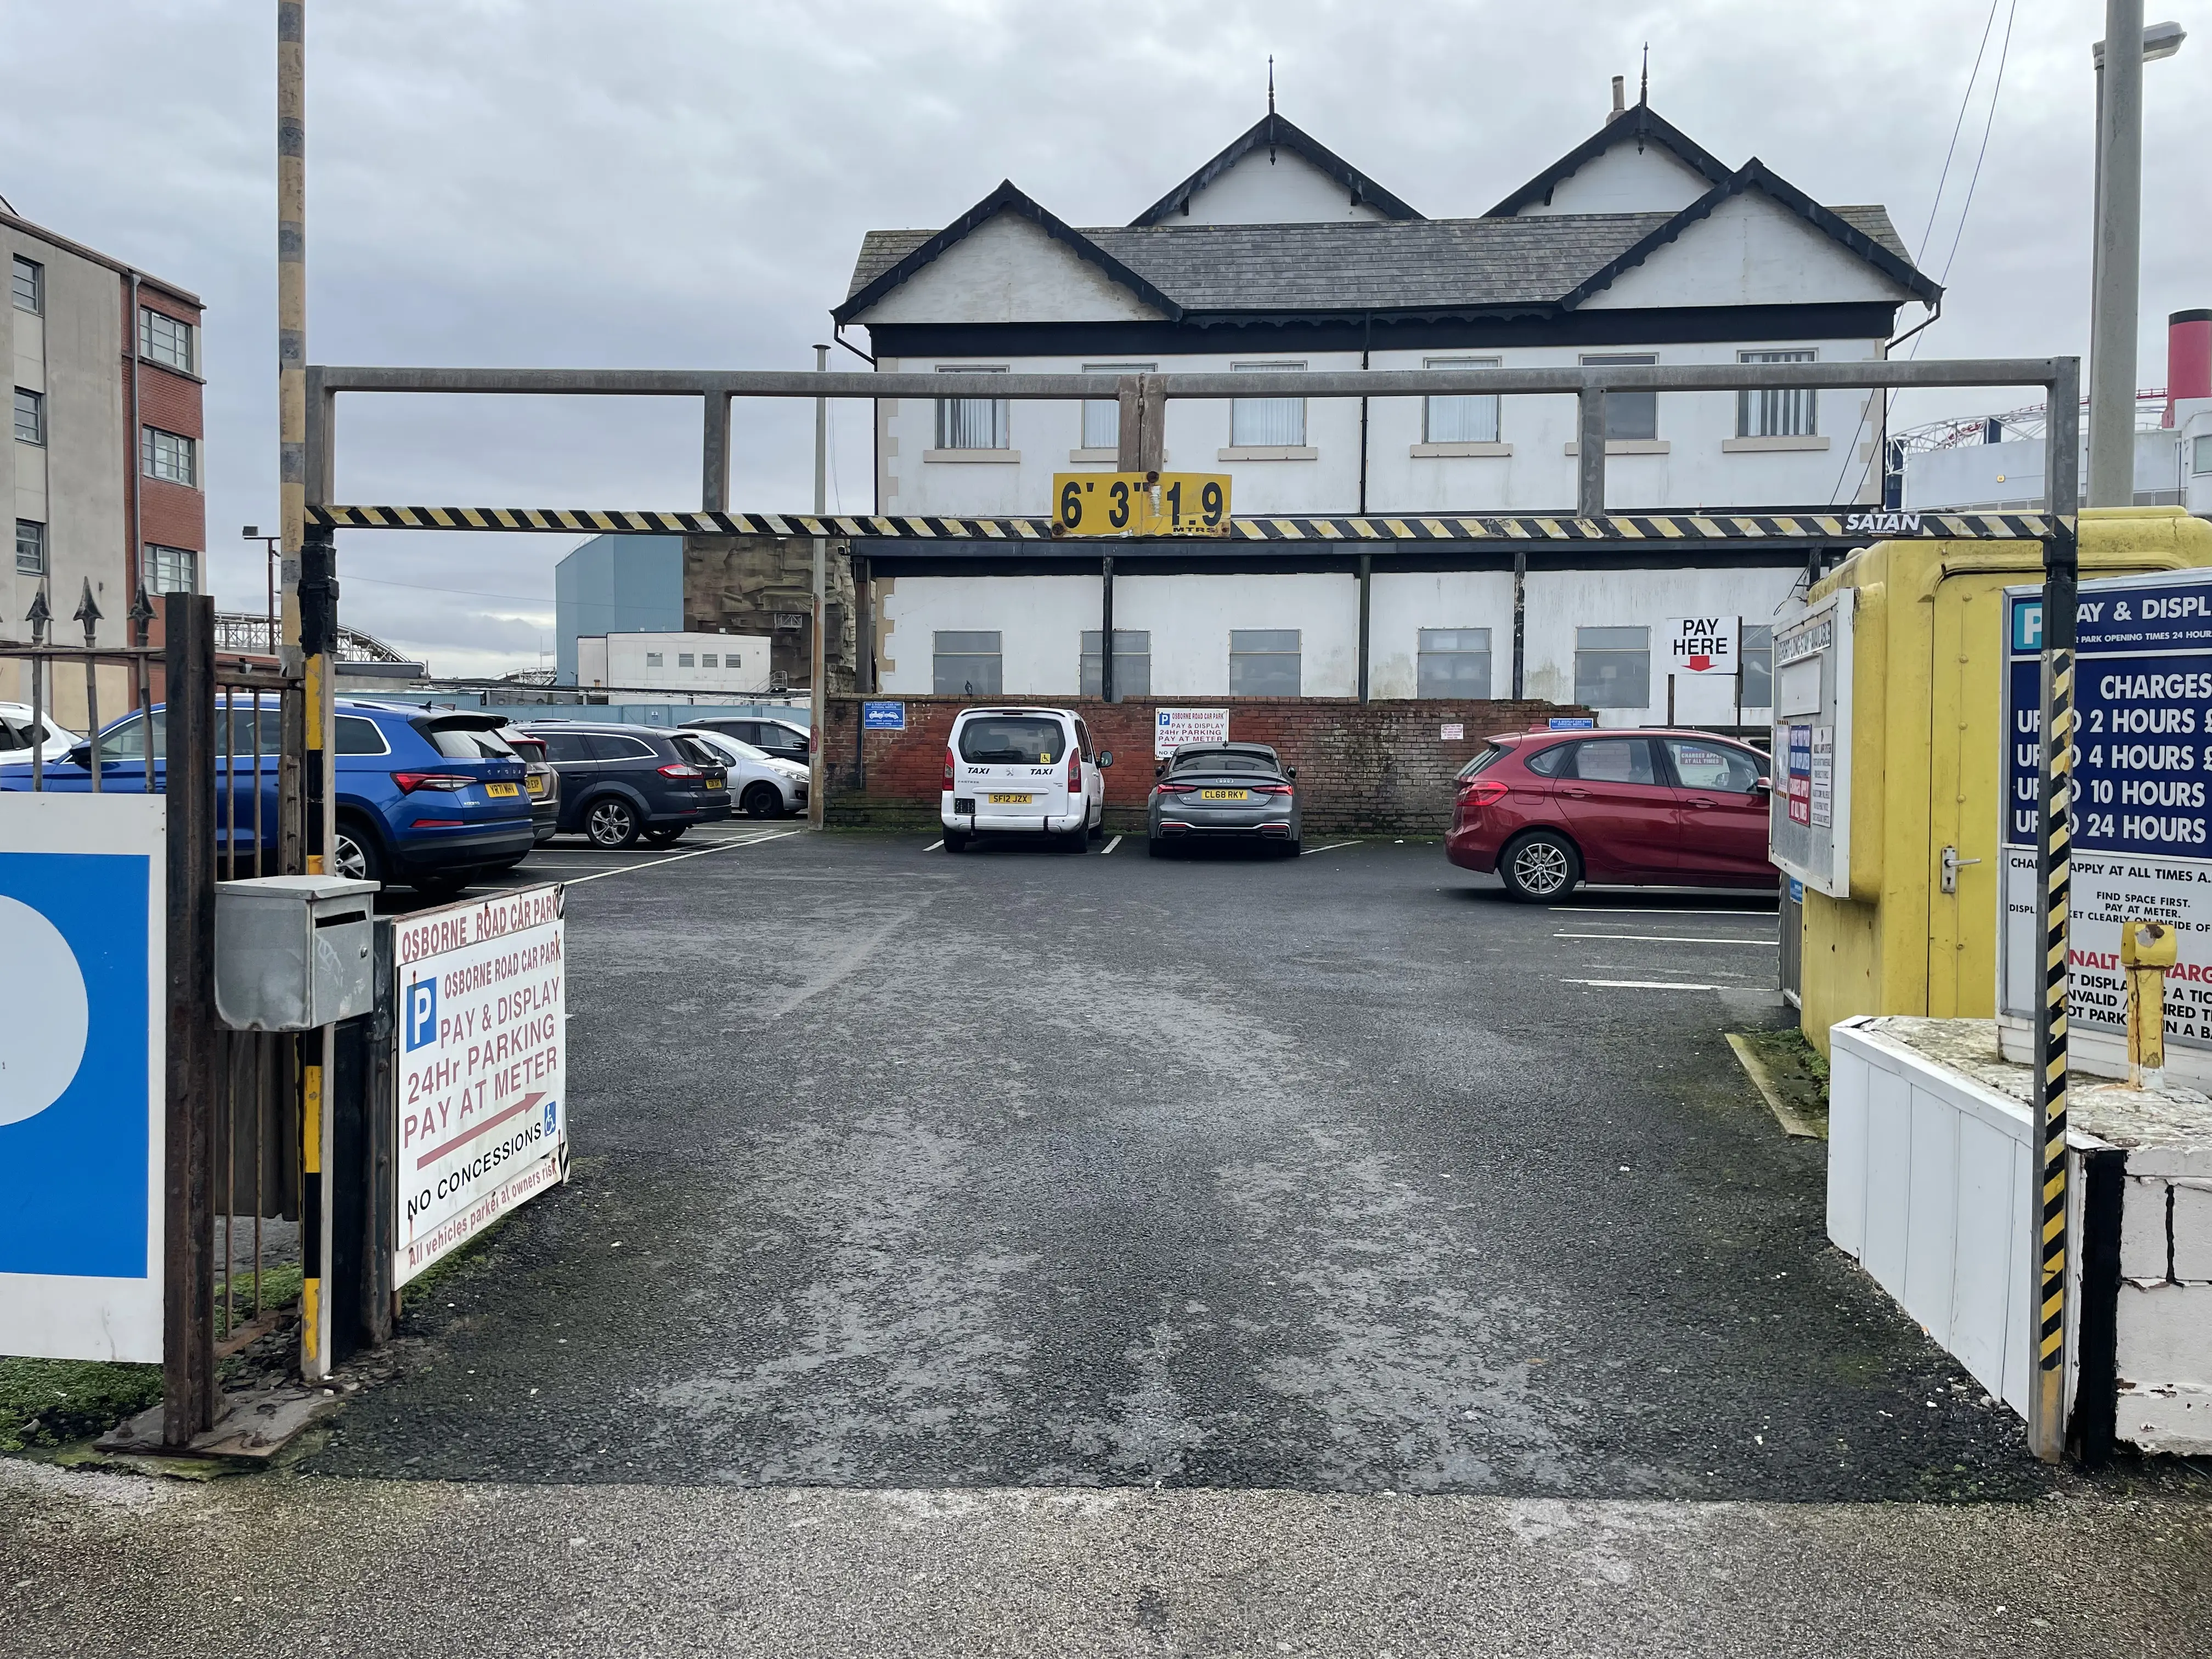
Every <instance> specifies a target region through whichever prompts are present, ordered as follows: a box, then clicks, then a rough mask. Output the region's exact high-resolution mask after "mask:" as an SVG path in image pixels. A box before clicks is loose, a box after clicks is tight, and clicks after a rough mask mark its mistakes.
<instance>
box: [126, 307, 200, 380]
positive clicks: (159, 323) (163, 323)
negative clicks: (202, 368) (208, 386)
mask: <svg viewBox="0 0 2212 1659" xmlns="http://www.w3.org/2000/svg"><path fill="white" fill-rule="evenodd" d="M194 332H195V331H194V329H193V327H192V325H191V324H190V323H180V322H179V321H178V320H177V319H175V318H174V317H171V316H167V315H165V314H164V313H161V312H158V311H155V310H154V309H153V308H152V307H147V306H141V307H139V308H138V355H139V356H142V357H145V358H148V359H149V360H150V361H152V362H157V363H166V364H167V365H168V367H169V368H181V369H182V370H184V372H185V374H194V373H197V370H196V368H195V367H194V364H193V361H192V345H193V340H192V335H193V333H194Z"/></svg>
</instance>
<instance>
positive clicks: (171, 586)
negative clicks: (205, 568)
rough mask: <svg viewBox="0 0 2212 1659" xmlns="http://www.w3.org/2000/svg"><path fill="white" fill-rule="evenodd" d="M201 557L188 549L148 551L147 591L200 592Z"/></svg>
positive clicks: (154, 549) (159, 548)
mask: <svg viewBox="0 0 2212 1659" xmlns="http://www.w3.org/2000/svg"><path fill="white" fill-rule="evenodd" d="M199 574H200V556H199V555H198V554H197V553H195V552H193V551H192V550H191V549H190V548H188V547H155V546H153V545H151V544H149V545H148V547H147V549H146V591H147V592H149V593H197V592H199Z"/></svg>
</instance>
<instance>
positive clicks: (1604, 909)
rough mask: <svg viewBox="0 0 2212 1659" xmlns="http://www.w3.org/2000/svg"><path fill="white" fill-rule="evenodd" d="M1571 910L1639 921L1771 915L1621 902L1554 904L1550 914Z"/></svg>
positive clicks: (1577, 912) (1763, 911)
mask: <svg viewBox="0 0 2212 1659" xmlns="http://www.w3.org/2000/svg"><path fill="white" fill-rule="evenodd" d="M1567 911H1573V912H1574V913H1576V914H1577V915H1585V916H1619V917H1620V919H1621V920H1622V921H1641V920H1643V919H1644V917H1645V916H1771V915H1774V914H1775V912H1774V911H1771V910H1637V909H1632V908H1629V907H1628V906H1626V905H1623V904H1555V905H1553V907H1552V914H1553V915H1562V914H1564V913H1565V912H1567Z"/></svg>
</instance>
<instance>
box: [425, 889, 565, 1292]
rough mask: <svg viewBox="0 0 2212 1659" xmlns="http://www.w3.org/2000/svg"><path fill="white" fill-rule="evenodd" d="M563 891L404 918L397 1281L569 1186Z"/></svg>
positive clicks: (528, 892)
mask: <svg viewBox="0 0 2212 1659" xmlns="http://www.w3.org/2000/svg"><path fill="white" fill-rule="evenodd" d="M562 945H563V939H562V920H561V889H560V888H558V887H530V888H525V889H523V890H521V891H520V892H513V893H501V894H498V895H496V896H493V897H490V898H488V899H484V900H482V901H480V902H471V903H465V904H451V905H447V906H446V907H445V908H442V909H437V910H422V911H418V912H416V914H415V915H410V916H404V917H402V918H401V919H400V920H399V921H398V923H397V924H396V925H395V926H394V927H393V929H392V963H393V971H394V973H395V975H396V976H397V979H398V985H397V987H396V988H397V991H398V1010H399V1018H398V1042H399V1054H398V1066H396V1068H395V1073H396V1075H397V1078H398V1125H397V1127H398V1157H397V1158H395V1159H394V1161H393V1162H394V1173H395V1179H396V1182H397V1185H398V1194H397V1202H396V1205H395V1206H394V1210H393V1214H394V1215H395V1216H396V1217H397V1218H398V1243H397V1246H396V1248H395V1249H394V1253H393V1254H394V1257H395V1262H394V1273H393V1275H392V1280H393V1283H394V1284H397V1285H404V1284H405V1283H406V1282H407V1281H408V1280H409V1279H412V1278H414V1277H415V1276H416V1274H417V1273H421V1272H422V1270H423V1269H424V1268H425V1267H428V1266H429V1265H430V1264H431V1263H432V1262H434V1261H436V1260H437V1259H438V1258H439V1257H440V1256H441V1255H446V1254H447V1252H448V1251H451V1250H453V1249H456V1248H457V1247H459V1245H461V1244H463V1243H466V1242H467V1241H468V1240H469V1239H470V1238H471V1237H474V1236H475V1235H476V1234H477V1233H478V1232H480V1231H483V1229H484V1228H485V1227H486V1226H488V1225H489V1224H490V1223H491V1222H493V1221H494V1220H495V1219H497V1218H499V1217H500V1216H502V1215H504V1214H506V1213H507V1211H509V1210H511V1209H513V1207H514V1206H516V1205H518V1204H520V1203H522V1202H523V1201H524V1200H526V1199H529V1198H532V1197H534V1196H535V1195H536V1194H538V1193H541V1192H543V1191H544V1189H545V1188H548V1187H550V1186H552V1185H553V1184H554V1183H556V1182H561V1181H565V1180H567V1179H568V1090H567V1080H568V1030H567V1025H568V1012H567V1003H566V1000H565V999H564V996H563V991H564V987H565V984H566V973H565V969H564V968H563V966H562Z"/></svg>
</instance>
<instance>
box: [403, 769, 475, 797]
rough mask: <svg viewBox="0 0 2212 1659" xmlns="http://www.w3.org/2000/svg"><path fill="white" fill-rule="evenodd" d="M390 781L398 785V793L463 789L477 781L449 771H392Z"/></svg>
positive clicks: (407, 793)
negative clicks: (420, 790)
mask: <svg viewBox="0 0 2212 1659" xmlns="http://www.w3.org/2000/svg"><path fill="white" fill-rule="evenodd" d="M476 781H477V780H476V779H474V778H465V777H459V776H456V775H454V774H453V773H450V772H394V773H393V774H392V782H394V783H396V784H398V786H399V793H401V794H403V795H411V794H413V793H415V792H416V790H417V789H444V790H447V791H452V790H458V789H465V788H467V787H469V786H470V785H471V784H472V783H474V782H476Z"/></svg>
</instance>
